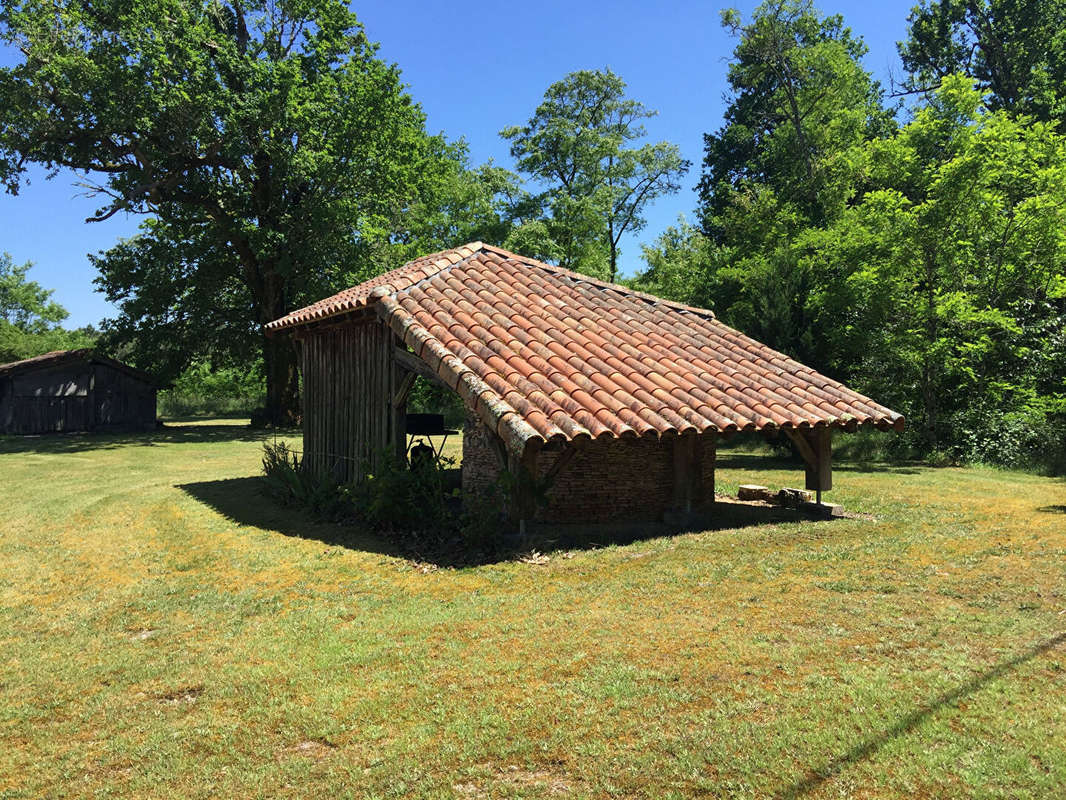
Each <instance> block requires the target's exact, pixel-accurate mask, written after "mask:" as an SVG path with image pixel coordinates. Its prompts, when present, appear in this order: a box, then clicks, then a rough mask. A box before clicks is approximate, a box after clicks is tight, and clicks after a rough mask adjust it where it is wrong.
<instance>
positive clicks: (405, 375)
mask: <svg viewBox="0 0 1066 800" xmlns="http://www.w3.org/2000/svg"><path fill="white" fill-rule="evenodd" d="M266 329H267V333H268V334H269V335H281V334H283V333H291V334H292V335H294V336H295V337H296V339H297V340H298V341H299V342H300V344H301V348H302V371H303V386H304V398H303V407H304V458H305V464H306V466H307V468H308V469H311V470H313V471H315V472H318V473H328V472H332V473H334V474H336V475H338V476H340V477H343V478H349V479H350V478H353V477H357V474H358V470H359V469H360V464H361V463H364V460H366V461H368V462H369V463H371V464H373V463H374V461H375V460H376V459H380V458H381V457H382V456H383V454H384V453H386V452H387V451H389V450H390V448H391V449H392V451H393V452H403V451H404V446H405V441H406V436H405V432H406V428H407V426H406V423H405V405H406V398H407V394H408V392H409V391H410V388H411V385H412V382H413V381H414V379H415V376H417V375H422V376H425V377H426V378H428V379H430V380H433V381H438V382H440V383H443V384H444V385H446V386H447V387H449V388H450V389H451V390H453V391H455V392H457V393H458V394H459V395H460V396H461V397H462V399H463V401H464V403H465V405H466V408H467V415H468V419H467V424H466V427H465V430H464V435H463V459H462V480H463V485H464V488H465V489H469V490H474V491H476V490H478V489H480V488H483V487H485V486H487V485H488V484H489V483H491V482H493V481H495V479H496V478H497V476H498V475H499V474H500V472H501V470H502V469H505V468H506V469H508V470H509V471H510V472H511V474H512V475H514V476H518V477H519V480H518V481H517V482H516V485H517V488H516V490H515V494H514V496H513V497H512V501H511V511H512V514H513V515H514V516H515V517H516V518H517V519H543V520H554V521H562V520H565V521H605V520H609V519H612V518H634V517H638V516H639V517H655V516H660V515H662V514H663V513H664V512H667V511H682V512H684V511H687V510H691V509H692V508H693V507H695V506H698V505H701V504H703V503H705V502H708V501H713V498H714V459H715V451H716V446H717V443H718V441H719V440H720V439H722V437H726V436H729V435H731V434H733V433H735V432H737V431H741V430H744V431H752V430H757V431H764V432H767V433H783V434H784V435H786V436H788V437H790V438H791V440H792V441H793V442H794V443H795V445H796V447H797V449H798V450H799V451H800V453H801V454H802V455H803V456H804V458H805V459H806V461H807V487H808V488H810V489H817V490H819V492H820V491H824V490H828V489H829V488H831V486H832V470H831V437H832V433H833V431H852V430H855V428H856V427H857V426H858V425H874V426H877V427H879V428H885V429H887V428H896V429H899V428H901V427H902V425H903V418H902V416H901V415H899V414H897V413H895V412H894V411H891V410H890V409H888V408H885V407H884V406H881V405H878V404H877V403H875V402H874V401H872V400H870V399H869V398H867V397H864V396H863V395H861V394H858V393H857V392H854V391H852V390H851V389H849V388H847V387H846V386H844V385H842V384H840V383H838V382H836V381H833V380H831V379H829V378H827V377H825V376H823V375H820V374H818V373H817V372H815V371H814V370H811V369H809V368H807V367H805V366H803V365H802V364H799V363H797V362H796V361H793V360H792V359H790V358H788V357H786V356H784V355H782V354H781V353H778V352H775V351H773V350H771V349H770V348H768V347H765V346H763V345H761V344H759V343H758V342H756V341H754V340H752V339H750V338H748V337H747V336H744V335H743V334H742V333H739V332H738V331H736V330H733V329H732V328H729V327H728V326H726V325H723V324H722V323H721V322H719V321H718V320H717V319H716V318H715V316H714V314H713V313H711V312H710V311H706V310H704V309H699V308H692V307H689V306H685V305H682V304H679V303H674V302H670V301H667V300H663V299H660V298H658V297H653V296H651V295H647V294H643V293H641V292H636V291H633V290H631V289H628V288H626V287H623V286H617V285H614V284H609V283H605V282H603V281H598V280H595V279H593V278H589V277H587V276H585V275H580V274H577V273H574V272H570V271H568V270H565V269H561V268H559V267H555V266H551V265H549V264H544V263H541V262H539V261H535V260H532V259H529V258H525V257H523V256H519V255H516V254H514V253H510V252H507V251H506V250H501V249H499V248H496V247H491V246H488V245H485V244H482V243H480V242H475V243H473V244H469V245H465V246H463V247H459V248H457V249H454V250H449V251H446V252H443V253H437V254H434V255H430V256H426V257H424V258H420V259H417V260H415V261H412V262H410V263H409V264H407V265H405V266H403V267H402V268H400V269H398V270H394V271H392V272H389V273H386V274H384V275H381V276H379V277H377V278H374V279H373V280H371V281H367V282H366V283H363V284H360V285H358V286H354V287H352V288H350V289H346V290H345V291H342V292H340V293H339V294H336V295H334V296H332V297H329V298H326V299H325V300H322V301H320V302H318V303H315V304H313V305H311V306H308V307H307V308H303V309H300V310H299V311H295V312H293V313H291V314H289V315H287V316H286V317H283V318H282V319H279V320H275V321H274V322H272V323H270V324H269V325H267V326H266ZM530 476H536V477H537V478H538V479H540V481H541V483H540V484H539V485H541V486H544V485H548V486H550V488H549V489H548V491H547V503H546V505H545V504H544V503H543V502H541V503H534V501H533V495H534V488H533V487H534V482H533V481H531V480H530V479H529V478H530Z"/></svg>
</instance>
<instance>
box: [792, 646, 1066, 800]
mask: <svg viewBox="0 0 1066 800" xmlns="http://www.w3.org/2000/svg"><path fill="white" fill-rule="evenodd" d="M1064 643H1066V633H1060V634H1058V635H1056V636H1053V637H1052V638H1050V639H1048V640H1046V641H1044V642H1042V643H1040V644H1038V645H1036V646H1034V647H1030V648H1029V649H1027V650H1023V651H1022V652H1020V653H1018V654H1017V655H1015V656H1014V657H1013V658H1009V659H1007V660H1005V661H1002V662H1000V663H999V664H997V665H996V666H994V667H992V668H991V669H989V670H987V671H985V672H982V673H980V674H979V675H977V676H976V677H974V678H972V679H971V680H969V681H966V682H965V683H963V684H960V685H959V686H957V687H955V688H954V689H950V690H949V691H946V692H944V693H942V694H940V695H937V696H936V697H933V698H931V699H930V700H929V701H928V702H926V703H923V704H921V705H920V706H918V708H916V709H915V710H914V711H912V712H911V713H910V714H907V715H906V716H904V717H902V718H901V719H900V720H899V721H898V722H896V724H895V725H892V726H891V727H889V728H886V729H885V730H883V731H880V732H879V733H877V734H875V735H874V736H871V737H869V738H868V739H866V740H864V741H862V742H860V743H859V744H857V745H855V746H854V747H852V748H851V749H850V750H847V751H845V752H844V753H841V754H840V755H838V756H836V757H835V758H832V759H830V760H829V761H827V762H825V763H824V764H821V765H819V766H818V767H815V768H813V769H812V770H811V771H810V774H809V775H808V776H807V777H805V778H803V779H801V780H799V781H796V782H795V783H793V784H792V785H790V786H787V787H785V788H784V789H783V790H782V791H781V792H779V793H775V795H774V796H775V797H781V798H798V797H803V796H804V795H807V794H810V793H811V792H814V791H816V790H817V789H819V788H821V787H822V785H823V784H825V783H826V782H827V781H830V780H832V779H833V778H835V777H836V776H837V775H839V774H840V773H842V772H843V771H844V770H845V769H847V768H848V767H850V766H852V765H854V764H857V763H859V762H861V761H864V760H866V759H868V758H872V757H873V756H875V755H877V752H878V751H879V750H881V749H882V748H883V747H885V745H888V744H890V743H891V742H893V741H894V740H896V739H898V738H899V737H901V736H906V735H907V734H909V733H911V731H913V730H914V729H915V728H917V727H918V726H919V725H921V724H922V723H923V722H924V721H925V720H926V719H928V718H929V717H930V716H932V715H933V714H936V713H937V712H938V711H940V710H941V709H942V708H944V707H946V706H951V705H954V704H955V703H957V702H959V701H960V700H963V699H964V698H966V697H969V696H970V695H972V694H974V693H976V692H979V691H980V690H981V689H983V688H984V687H985V686H986V685H987V684H989V683H991V682H992V681H994V680H997V679H998V678H1001V677H1004V676H1005V675H1007V674H1009V673H1010V672H1012V671H1014V670H1015V669H1017V668H1018V667H1020V666H1022V665H1023V664H1025V663H1027V662H1029V661H1032V660H1033V659H1034V658H1038V657H1039V656H1042V655H1044V654H1045V653H1047V652H1048V651H1050V650H1053V649H1055V648H1056V647H1058V646H1059V645H1062V644H1064Z"/></svg>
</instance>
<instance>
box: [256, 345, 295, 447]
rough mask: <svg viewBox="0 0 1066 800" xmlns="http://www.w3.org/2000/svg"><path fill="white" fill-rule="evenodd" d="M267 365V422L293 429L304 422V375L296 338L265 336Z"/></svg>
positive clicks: (264, 363)
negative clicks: (301, 401)
mask: <svg viewBox="0 0 1066 800" xmlns="http://www.w3.org/2000/svg"><path fill="white" fill-rule="evenodd" d="M263 365H264V369H265V370H266V392H267V397H266V419H265V420H263V421H264V422H265V423H267V424H269V425H273V426H275V427H279V426H281V427H291V426H294V425H298V424H299V422H300V373H299V370H298V368H297V360H296V348H295V346H294V343H293V340H292V337H290V336H284V335H275V336H273V337H269V336H264V337H263Z"/></svg>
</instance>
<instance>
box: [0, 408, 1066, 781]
mask: <svg viewBox="0 0 1066 800" xmlns="http://www.w3.org/2000/svg"><path fill="white" fill-rule="evenodd" d="M267 438H269V437H267ZM263 440H264V437H263V436H262V435H260V434H258V433H254V432H250V431H248V430H247V429H246V428H242V427H237V426H235V425H234V424H230V423H225V424H220V423H219V422H218V421H215V422H208V423H205V424H199V425H196V426H181V427H174V428H171V429H167V430H165V431H161V432H159V433H157V434H152V435H143V436H130V437H121V436H120V437H104V436H99V437H55V438H47V437H45V438H27V439H5V440H0V497H2V500H3V504H4V512H5V513H4V517H3V521H2V522H0V797H4V798H15V797H18V798H37V797H60V796H79V797H96V796H99V797H107V796H113V797H124V798H125V797H146V798H147V797H160V796H171V797H181V798H184V797H217V796H228V797H242V798H243V797H277V796H295V797H330V798H333V797H412V796H413V797H425V798H438V797H460V798H465V797H492V798H495V797H562V796H572V797H597V798H598V797H648V798H660V797H697V796H701V797H702V796H716V795H723V796H739V797H770V796H775V797H776V796H785V797H787V796H811V797H826V798H828V797H834V798H836V797H929V798H934V797H936V798H939V797H1033V798H1051V797H1059V796H1061V795H1062V787H1063V786H1066V749H1064V747H1063V745H1062V743H1063V742H1064V741H1066V671H1064V668H1066V643H1064V638H1063V637H1064V633H1066V614H1064V612H1066V513H1064V511H1066V483H1063V482H1062V481H1056V480H1051V479H1046V478H1039V477H1034V476H1030V475H1022V474H1018V473H1009V472H999V471H994V470H966V469H929V468H925V467H920V466H912V465H904V466H892V465H884V464H873V465H854V464H847V463H843V464H840V465H838V466H839V468H838V470H837V472H836V475H835V480H836V489H835V490H834V491H833V492H832V494H831V495H829V498H830V499H832V500H834V501H835V502H840V503H843V504H844V506H845V507H846V508H847V509H848V510H849V511H854V512H859V513H861V514H864V515H867V516H868V517H869V518H867V519H848V520H842V521H836V522H832V523H817V522H787V523H776V524H763V525H749V526H746V527H740V528H732V529H725V530H716V531H713V532H702V533H685V534H680V535H675V536H667V537H659V538H650V539H644V540H639V541H637V542H636V543H633V544H628V545H624V546H607V547H603V548H599V549H583V550H575V551H565V552H564V551H554V552H550V553H548V555H549V559H548V561H547V563H540V564H533V563H523V562H517V561H511V562H505V563H499V564H490V565H487V566H481V567H476V568H468V569H463V570H451V569H440V570H430V571H426V570H425V568H424V566H423V565H417V564H411V563H410V562H408V561H405V560H403V559H401V558H398V557H396V556H394V555H392V554H391V553H392V550H391V548H389V547H388V545H387V544H385V543H382V542H379V541H376V540H374V539H373V538H371V537H368V536H365V535H362V534H360V533H358V532H355V531H350V530H346V529H343V528H340V527H338V526H335V525H327V524H322V523H316V522H313V521H309V520H307V519H305V518H304V517H303V516H302V515H301V514H300V513H298V512H296V511H291V510H286V509H281V508H277V507H276V506H274V505H273V504H272V503H270V502H269V501H268V500H267V499H266V498H264V497H263V496H261V495H260V494H259V493H258V490H257V481H256V479H255V476H256V475H257V473H258V469H259V458H260V447H261V444H262V441H263ZM457 445H458V442H456V441H453V442H452V443H451V444H450V447H452V448H454V449H453V452H455V453H457V452H458V449H457ZM718 467H719V479H720V484H721V485H722V486H733V487H735V486H736V485H737V484H739V483H762V484H765V485H769V486H772V487H775V488H777V487H781V486H795V485H802V473H801V472H800V471H799V470H798V469H797V468H796V467H795V466H794V465H790V464H787V463H783V462H778V461H774V460H772V459H767V458H764V457H757V456H753V455H750V454H744V453H740V454H732V453H729V452H728V451H722V452H721V453H720V454H719V464H718Z"/></svg>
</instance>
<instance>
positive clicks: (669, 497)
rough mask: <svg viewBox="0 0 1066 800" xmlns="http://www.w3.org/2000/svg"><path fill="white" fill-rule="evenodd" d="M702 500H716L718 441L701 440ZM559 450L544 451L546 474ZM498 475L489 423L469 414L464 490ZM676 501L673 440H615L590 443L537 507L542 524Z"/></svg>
mask: <svg viewBox="0 0 1066 800" xmlns="http://www.w3.org/2000/svg"><path fill="white" fill-rule="evenodd" d="M697 443H698V447H697V453H698V456H697V457H698V460H699V469H700V473H699V474H700V481H699V483H700V486H701V488H702V492H701V494H702V497H697V503H698V502H700V500H702V501H704V502H709V501H711V500H712V499H713V498H714V462H715V439H714V437H713V436H709V435H705V436H701V437H699V438H698V439H697ZM558 457H559V451H546V452H542V453H541V454H540V456H539V458H538V459H537V471H538V472H539V476H540V477H541V478H543V477H544V476H545V475H546V474H547V472H548V471H549V470H550V469H551V467H552V464H553V463H554V462H555V459H556V458H558ZM499 473H500V461H499V457H498V456H497V454H496V453H495V452H494V449H493V445H492V443H491V442H490V441H489V436H488V433H487V431H486V429H485V426H484V424H483V423H481V421H480V420H479V419H477V417H476V416H474V415H473V414H472V413H470V412H468V416H467V421H466V426H465V427H464V430H463V460H462V480H463V490H464V491H467V492H474V493H480V492H483V491H485V490H486V489H487V488H489V487H490V486H491V485H492V484H493V482H494V481H495V480H496V478H497V477H498V476H499ZM673 501H674V452H673V440H670V439H664V440H656V439H650V438H642V439H615V440H606V441H594V442H589V443H588V444H587V445H586V446H585V447H584V448H583V449H582V450H581V451H579V452H578V453H577V455H575V456H574V458H573V459H572V460H571V461H570V462H569V463H568V464H567V465H566V466H565V467H564V468H563V469H562V470H561V471H560V473H559V474H558V475H557V476H556V479H555V482H554V484H553V485H552V488H551V489H550V490H549V491H548V504H547V506H546V507H540V508H538V511H537V519H538V520H541V521H544V522H607V521H611V520H618V519H626V520H654V519H659V518H661V517H662V515H663V513H664V512H665V511H667V510H668V509H669V508H670V507H671V506H672V505H673Z"/></svg>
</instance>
